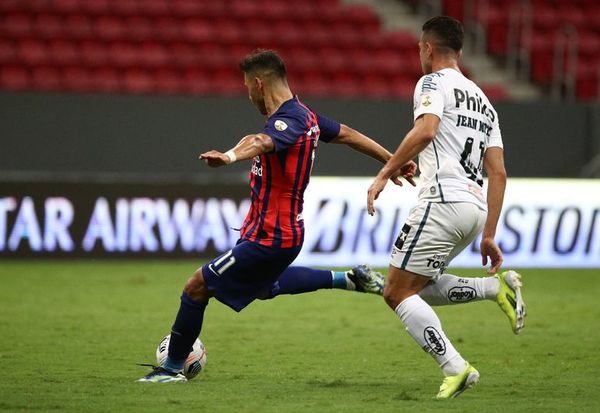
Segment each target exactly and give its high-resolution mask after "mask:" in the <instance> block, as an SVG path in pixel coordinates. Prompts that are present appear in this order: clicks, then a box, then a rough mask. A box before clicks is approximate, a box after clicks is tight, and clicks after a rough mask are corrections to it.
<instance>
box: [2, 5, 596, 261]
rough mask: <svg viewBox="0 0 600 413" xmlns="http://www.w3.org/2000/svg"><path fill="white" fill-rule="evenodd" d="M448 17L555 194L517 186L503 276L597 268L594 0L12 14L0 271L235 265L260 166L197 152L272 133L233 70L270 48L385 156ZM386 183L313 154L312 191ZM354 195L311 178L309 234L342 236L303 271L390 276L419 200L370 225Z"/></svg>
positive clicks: (405, 125) (332, 154) (371, 167)
mask: <svg viewBox="0 0 600 413" xmlns="http://www.w3.org/2000/svg"><path fill="white" fill-rule="evenodd" d="M437 14H448V15H451V16H454V17H456V18H459V19H460V20H462V21H463V22H464V24H465V29H466V47H465V53H464V59H463V67H464V70H465V72H466V73H467V74H468V76H470V77H471V78H473V79H474V80H475V81H476V82H478V83H479V84H480V85H481V86H482V87H483V89H484V91H485V92H486V93H487V94H488V96H489V97H490V99H491V101H492V102H493V103H494V105H495V106H496V108H497V110H498V112H499V114H500V117H501V127H502V130H503V134H504V139H505V142H506V160H507V166H508V171H509V174H510V176H511V177H521V178H524V179H525V178H527V179H533V178H544V177H545V178H552V180H551V181H540V180H535V181H534V180H525V181H523V180H513V181H512V182H516V184H515V185H516V187H509V198H508V201H509V202H508V204H507V207H506V208H505V216H504V218H503V221H502V222H501V228H500V234H501V238H502V237H504V239H503V242H504V247H505V249H506V250H507V262H509V263H510V262H511V261H510V259H511V257H514V258H515V260H516V261H515V262H517V263H519V265H522V263H526V262H529V265H530V266H561V265H571V263H576V264H578V265H577V266H599V265H600V259H599V258H598V255H599V254H600V240H599V238H600V230H599V229H598V228H600V219H599V218H598V214H599V209H600V202H599V201H598V193H600V184H599V183H598V182H599V181H596V180H594V179H593V178H595V177H598V176H600V106H599V105H598V99H599V96H600V95H599V92H598V90H599V87H600V82H599V79H600V9H599V8H598V3H597V1H594V0H552V1H550V0H547V1H546V0H545V1H541V0H531V1H527V0H524V1H520V0H502V1H484V0H480V1H477V0H445V1H444V0H431V1H399V0H364V1H360V0H299V1H293V2H291V1H288V0H232V1H218V0H2V1H0V108H1V110H0V124H1V125H2V133H1V136H0V140H1V143H2V145H1V149H0V224H1V225H0V256H1V257H17V256H48V257H55V256H59V257H70V256H100V255H102V256H111V257H118V256H163V257H169V256H187V257H207V256H210V255H213V254H214V253H216V252H220V251H225V250H227V249H228V248H229V246H230V245H231V243H233V242H234V241H235V237H236V233H235V232H234V231H233V230H231V229H230V228H232V227H234V228H235V227H238V226H239V222H240V221H241V219H242V218H243V215H244V212H245V211H244V210H245V208H246V205H247V199H246V198H247V192H248V190H247V187H246V180H247V171H248V164H247V163H238V164H235V165H233V166H231V167H228V168H221V169H216V170H209V168H207V167H206V166H205V165H203V164H201V163H200V162H199V161H198V160H197V154H198V153H200V152H202V151H205V150H208V149H212V148H215V149H221V150H225V149H228V148H229V147H231V146H232V145H233V144H234V143H235V142H237V140H238V139H239V138H240V137H241V136H243V135H245V134H247V133H249V132H253V131H258V130H260V129H261V126H262V122H263V120H262V119H261V117H260V116H258V114H257V113H256V111H255V109H254V108H253V107H252V106H251V105H250V104H248V100H247V97H246V90H245V88H244V85H243V82H242V76H241V74H240V73H239V70H238V68H237V63H238V61H239V60H240V58H241V57H243V56H244V55H245V54H247V53H248V52H250V51H251V50H253V49H254V48H256V47H263V48H273V49H275V50H277V51H278V52H280V53H281V55H282V56H283V57H284V59H285V61H286V63H287V66H288V70H289V81H290V85H291V87H292V90H293V91H294V92H295V93H298V94H299V95H300V97H301V98H302V99H304V100H305V101H307V102H308V103H309V104H310V105H311V106H312V107H313V109H314V110H316V111H318V112H321V113H323V114H326V115H329V116H331V117H334V118H336V119H338V120H339V121H341V122H344V123H347V124H349V125H351V126H353V127H355V128H356V129H359V130H361V131H363V132H364V133H366V134H367V135H369V136H371V137H373V138H374V139H376V140H378V141H379V142H381V143H382V144H383V145H384V146H386V147H387V148H389V149H390V150H392V151H393V150H394V149H395V148H396V147H397V145H398V143H399V142H400V139H401V138H402V137H403V135H404V133H405V132H406V131H407V130H408V129H409V127H410V125H411V120H412V118H411V110H412V105H411V95H412V93H413V88H414V84H415V82H416V81H417V80H418V79H419V77H420V75H421V72H420V65H419V61H418V53H417V40H418V37H419V35H420V27H421V25H422V23H423V22H424V21H425V20H426V19H427V18H428V17H430V16H432V15H437ZM379 167H380V165H378V164H377V163H376V162H373V161H371V160H368V159H364V158H362V157H361V156H360V155H358V154H356V153H353V152H352V151H348V150H345V149H340V148H337V147H335V145H330V146H328V145H320V147H319V151H318V156H317V160H316V165H315V171H314V176H315V177H319V176H330V177H348V176H362V177H369V176H373V175H374V174H375V173H376V172H377V171H378V169H379ZM559 178H561V179H562V178H571V179H572V180H569V181H562V180H559ZM578 178H592V179H578ZM344 182H345V184H347V185H348V187H347V188H350V187H352V185H356V186H355V188H356V189H355V190H354V191H352V192H353V193H352V194H350V192H351V191H349V190H348V191H342V193H339V194H338V195H336V196H337V200H338V201H339V200H342V201H343V202H341V203H340V202H337V203H336V199H335V198H334V197H333V196H329V195H328V194H331V193H333V192H335V191H333V189H332V188H334V187H335V188H338V189H339V188H344V186H342V185H340V183H339V182H338V181H336V180H335V179H333V180H331V179H330V180H320V179H318V178H317V179H315V180H314V182H313V187H314V188H315V189H314V190H313V192H311V194H309V199H308V201H307V209H309V212H310V213H309V214H308V215H309V217H308V218H307V221H309V226H310V225H313V226H314V225H316V224H315V221H318V220H320V222H325V221H327V222H328V223H329V224H330V225H331V226H332V227H333V228H334V229H335V231H333V232H334V234H333V235H332V234H328V233H327V231H326V230H325V229H324V228H319V229H318V231H316V232H315V233H314V234H313V235H310V239H309V241H310V246H309V247H307V249H308V250H310V251H313V252H315V254H313V256H311V257H307V258H305V262H307V263H313V264H314V263H321V262H331V261H328V260H327V259H326V258H327V257H330V258H332V257H334V256H337V261H335V260H334V261H335V262H340V263H342V262H344V260H347V259H349V258H352V257H354V259H357V258H358V257H369V256H371V255H370V254H371V253H375V255H376V256H377V257H380V258H378V259H376V260H375V263H378V264H382V265H383V264H385V256H386V255H387V251H388V248H389V244H390V239H392V240H393V238H394V236H395V235H394V232H396V230H397V228H398V225H400V224H401V222H402V220H403V218H404V216H405V215H406V213H407V211H408V207H409V205H410V204H411V202H412V200H413V199H414V198H411V196H413V195H414V193H413V192H410V191H407V192H405V193H398V194H399V195H398V197H397V199H401V200H402V201H398V202H400V204H401V206H400V207H398V208H396V209H393V208H392V209H390V210H389V211H388V214H387V215H386V213H382V214H381V215H382V216H383V218H382V220H380V221H377V222H379V224H378V223H373V222H370V221H367V220H365V221H363V217H364V213H363V211H362V208H363V205H364V188H366V186H367V185H368V179H367V180H364V179H363V180H360V179H358V180H355V181H344ZM345 184H343V185H345ZM517 187H518V188H517ZM332 191H333V192H332ZM407 193H408V194H411V195H410V196H407V195H406V194H407ZM511 194H512V195H511ZM393 203H394V200H393V199H392V200H391V201H390V202H388V203H387V204H388V205H393ZM353 208H354V209H353ZM356 208H358V210H355V209H356ZM382 208H383V205H382ZM353 211H354V212H353ZM311 217H312V218H314V219H313V222H311V221H310V220H311ZM317 218H318V219H317ZM383 226H387V227H388V230H387V231H386V232H381V231H383V229H382V228H383ZM338 227H339V228H338ZM348 227H353V230H352V231H351V232H348V231H347V230H346V228H348ZM357 251H359V252H361V254H362V255H361V254H358V255H356V252H357ZM474 252H476V251H474ZM336 254H337V255H336ZM511 254H512V255H511ZM472 255H473V257H475V256H476V254H472ZM536 257H538V258H536ZM517 258H518V259H517ZM474 262H475V261H473V262H470V261H469V262H466V261H465V262H461V263H462V264H463V265H471V264H473V263H474ZM350 264H352V263H350ZM473 265H476V264H473Z"/></svg>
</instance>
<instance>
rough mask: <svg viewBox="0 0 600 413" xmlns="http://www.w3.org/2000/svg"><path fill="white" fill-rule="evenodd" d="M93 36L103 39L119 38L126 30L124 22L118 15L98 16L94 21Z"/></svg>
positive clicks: (123, 35) (121, 37)
mask: <svg viewBox="0 0 600 413" xmlns="http://www.w3.org/2000/svg"><path fill="white" fill-rule="evenodd" d="M93 29H94V37H95V38H97V39H100V40H103V41H112V40H120V39H123V38H124V37H125V33H126V31H127V29H126V26H125V23H124V22H123V20H121V19H120V18H118V17H114V16H100V17H98V18H97V19H95V21H94V28H93Z"/></svg>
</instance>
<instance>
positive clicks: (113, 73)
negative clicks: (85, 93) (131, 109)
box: [94, 66, 121, 93]
mask: <svg viewBox="0 0 600 413" xmlns="http://www.w3.org/2000/svg"><path fill="white" fill-rule="evenodd" d="M94 90H96V91H102V92H112V93H115V92H119V91H120V90H121V76H120V75H119V72H118V71H117V70H116V69H115V68H114V67H108V66H107V67H99V68H98V69H96V70H95V71H94Z"/></svg>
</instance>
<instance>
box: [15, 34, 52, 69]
mask: <svg viewBox="0 0 600 413" xmlns="http://www.w3.org/2000/svg"><path fill="white" fill-rule="evenodd" d="M17 47H18V49H17V50H18V51H17V55H18V58H19V60H20V61H21V62H23V63H25V64H27V65H31V66H35V65H39V64H43V63H46V62H47V61H48V53H47V47H46V44H45V43H44V42H41V41H39V40H33V39H22V40H20V41H19V44H18V46H17Z"/></svg>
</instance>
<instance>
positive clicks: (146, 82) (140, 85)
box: [123, 68, 155, 93]
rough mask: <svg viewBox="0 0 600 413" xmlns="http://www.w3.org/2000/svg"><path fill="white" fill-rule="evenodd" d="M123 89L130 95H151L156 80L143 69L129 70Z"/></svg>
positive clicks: (124, 78) (126, 73)
mask: <svg viewBox="0 0 600 413" xmlns="http://www.w3.org/2000/svg"><path fill="white" fill-rule="evenodd" d="M123 87H124V88H125V90H126V91H127V92H130V93H150V92H153V91H154V88H155V85H154V78H153V77H152V75H151V74H150V73H149V72H148V71H146V70H142V69H138V68H133V69H128V70H127V71H126V72H125V76H124V77H123Z"/></svg>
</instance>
